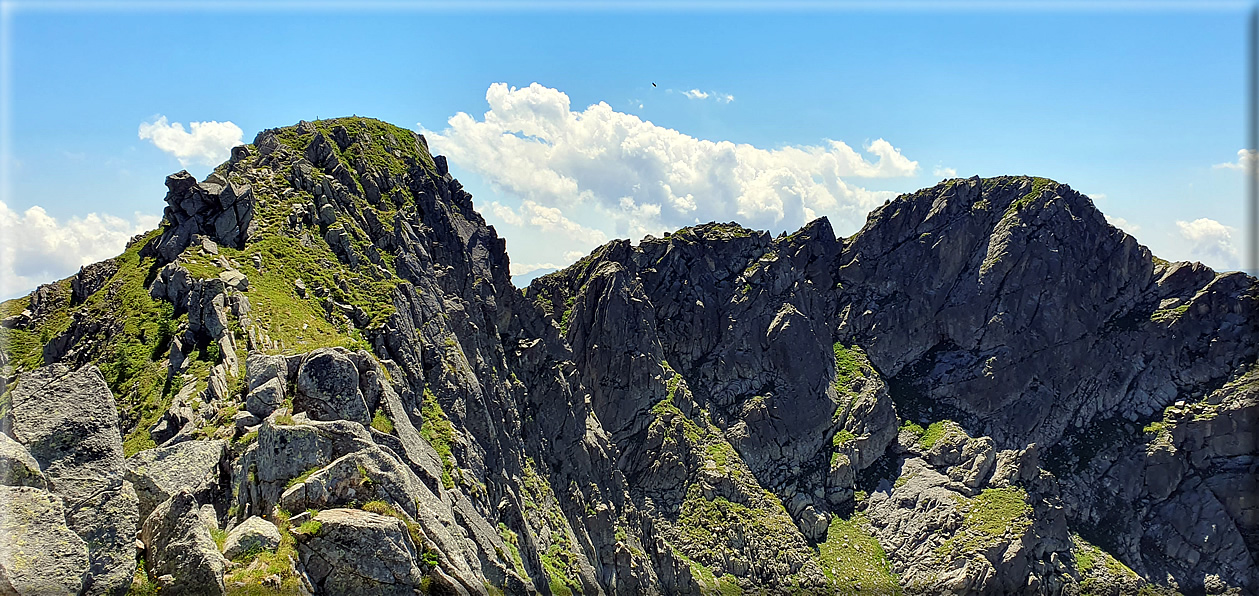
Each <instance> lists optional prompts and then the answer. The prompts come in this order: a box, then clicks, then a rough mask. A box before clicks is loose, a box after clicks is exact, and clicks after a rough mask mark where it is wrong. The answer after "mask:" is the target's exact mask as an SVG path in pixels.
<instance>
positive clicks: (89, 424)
mask: <svg viewBox="0 0 1259 596" xmlns="http://www.w3.org/2000/svg"><path fill="white" fill-rule="evenodd" d="M12 396H13V410H12V412H11V415H10V417H9V418H7V419H6V425H7V426H9V428H7V429H4V430H5V431H7V432H8V434H10V435H11V436H12V437H13V438H15V439H17V442H19V443H21V444H22V445H24V446H26V449H27V451H28V452H30V454H31V455H32V456H33V457H34V458H35V460H36V461H38V462H39V466H40V468H41V469H42V470H43V471H44V474H45V475H46V476H47V477H48V479H49V481H50V482H51V483H52V485H53V487H54V491H55V492H57V493H59V494H60V495H61V496H62V497H64V498H65V499H66V500H67V501H68V502H70V503H74V502H77V501H79V500H81V499H84V498H86V497H88V496H89V495H91V494H92V493H94V492H96V491H97V490H98V489H99V488H100V486H101V485H102V484H104V483H106V482H107V479H108V478H109V477H111V476H115V475H118V474H120V473H121V472H122V471H123V469H124V468H125V460H124V458H123V454H122V435H121V433H120V432H119V430H118V427H119V425H118V409H117V405H116V404H115V403H114V394H113V393H112V392H110V390H109V386H108V385H106V384H105V379H104V377H102V376H101V373H100V371H99V370H97V368H96V367H95V366H87V367H84V368H81V369H78V370H74V371H72V370H71V369H70V368H69V367H67V366H65V365H63V364H54V365H51V366H46V367H43V368H40V369H36V370H34V371H31V372H29V373H26V374H24V375H22V376H20V377H19V378H18V381H17V384H16V386H15V387H14V388H13V393H12Z"/></svg>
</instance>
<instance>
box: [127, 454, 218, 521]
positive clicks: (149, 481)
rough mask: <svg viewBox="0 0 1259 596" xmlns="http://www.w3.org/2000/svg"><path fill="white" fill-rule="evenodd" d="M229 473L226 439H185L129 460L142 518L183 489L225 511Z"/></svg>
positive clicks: (203, 502)
mask: <svg viewBox="0 0 1259 596" xmlns="http://www.w3.org/2000/svg"><path fill="white" fill-rule="evenodd" d="M228 474H229V471H228V462H227V443H226V442H225V441H185V442H183V443H178V444H176V445H173V446H171V447H159V448H157V449H150V450H148V451H141V452H140V453H137V454H136V455H134V456H132V457H131V458H130V459H129V460H127V480H128V481H129V482H131V484H132V485H133V486H134V487H135V491H136V494H137V495H138V496H139V500H140V518H141V519H147V518H148V516H149V513H151V512H152V511H153V508H154V507H157V506H158V505H159V504H161V503H162V502H164V501H166V500H167V499H169V498H171V497H173V496H175V494H176V493H179V492H181V491H186V492H188V493H191V494H192V496H193V498H195V499H196V500H197V502H198V503H201V504H203V505H211V506H213V507H215V508H216V509H218V510H219V511H220V512H225V511H226V510H227V488H228V486H229V483H230V481H229V476H228Z"/></svg>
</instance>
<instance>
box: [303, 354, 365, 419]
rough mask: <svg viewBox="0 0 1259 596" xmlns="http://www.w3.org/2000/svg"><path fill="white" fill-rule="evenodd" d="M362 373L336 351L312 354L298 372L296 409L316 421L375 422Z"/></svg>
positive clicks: (343, 355)
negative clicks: (361, 382) (364, 389)
mask: <svg viewBox="0 0 1259 596" xmlns="http://www.w3.org/2000/svg"><path fill="white" fill-rule="evenodd" d="M358 377H359V375H358V370H357V369H356V368H355V367H354V363H353V362H352V361H351V360H350V359H349V358H348V357H347V356H346V355H345V354H343V353H341V352H338V351H336V350H333V349H320V350H315V351H314V352H311V353H310V354H309V355H308V356H307V357H306V359H305V360H304V361H303V362H302V365H301V368H299V369H298V371H297V396H296V397H295V398H294V399H293V407H294V409H296V410H297V411H304V412H307V414H308V415H310V417H311V418H313V419H315V420H352V421H355V422H359V423H362V424H367V423H368V422H370V421H371V413H370V412H368V410H367V404H366V402H365V401H364V400H363V392H362V391H360V390H359V379H358Z"/></svg>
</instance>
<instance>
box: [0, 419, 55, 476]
mask: <svg viewBox="0 0 1259 596" xmlns="http://www.w3.org/2000/svg"><path fill="white" fill-rule="evenodd" d="M0 485H3V486H31V487H34V488H39V489H47V488H48V481H47V480H45V479H44V474H43V472H40V471H39V462H37V461H35V458H33V457H31V454H30V453H27V451H26V448H25V447H23V446H22V445H21V443H18V442H17V441H14V440H13V439H10V438H9V435H6V434H3V433H0Z"/></svg>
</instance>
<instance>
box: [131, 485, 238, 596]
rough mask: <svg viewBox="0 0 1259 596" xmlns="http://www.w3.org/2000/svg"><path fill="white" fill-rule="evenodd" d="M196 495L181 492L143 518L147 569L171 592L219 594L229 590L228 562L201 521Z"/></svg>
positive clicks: (159, 583) (141, 540)
mask: <svg viewBox="0 0 1259 596" xmlns="http://www.w3.org/2000/svg"><path fill="white" fill-rule="evenodd" d="M199 508H200V505H198V503H197V499H196V497H194V496H192V494H191V493H188V492H180V493H178V494H176V495H175V496H173V497H171V498H170V499H167V500H166V501H165V502H163V503H161V504H160V505H158V506H157V508H156V509H154V510H153V513H152V514H150V515H149V517H148V518H147V519H145V521H144V528H143V530H142V531H141V533H140V542H142V543H143V545H144V553H145V559H144V563H145V565H146V567H147V569H146V571H147V572H148V574H149V577H152V578H154V579H156V582H157V584H158V587H159V589H161V590H162V592H164V593H168V594H209V595H219V594H223V593H225V591H226V587H225V585H224V583H223V572H224V570H225V568H226V566H227V561H226V560H225V559H224V558H223V555H221V554H219V549H218V547H217V546H216V545H215V544H214V538H213V537H212V536H211V535H210V528H209V527H208V526H207V525H206V524H205V522H204V521H203V520H202V518H201V516H200V514H199V513H198V509H199Z"/></svg>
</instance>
